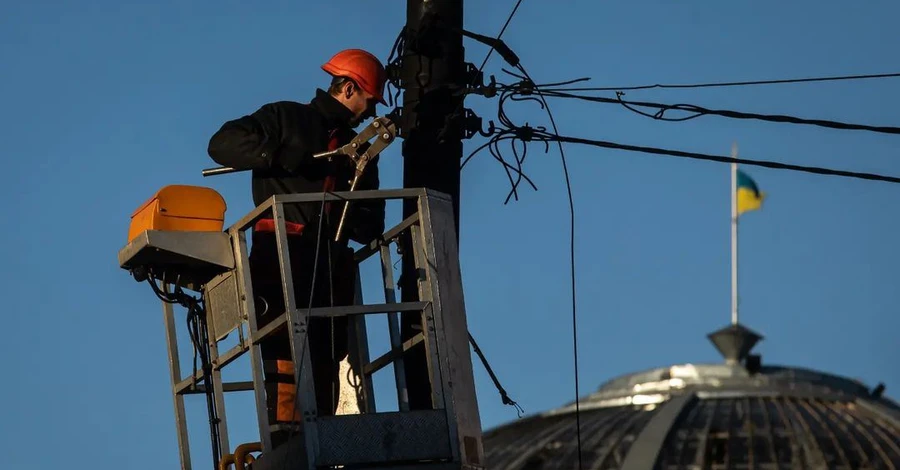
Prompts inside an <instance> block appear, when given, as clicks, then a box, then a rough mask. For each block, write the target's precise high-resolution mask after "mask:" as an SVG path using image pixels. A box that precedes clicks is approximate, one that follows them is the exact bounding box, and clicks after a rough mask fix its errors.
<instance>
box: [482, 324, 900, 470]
mask: <svg viewBox="0 0 900 470" xmlns="http://www.w3.org/2000/svg"><path fill="white" fill-rule="evenodd" d="M722 331H724V330H722ZM731 332H732V333H733V332H734V330H731ZM711 339H712V338H711ZM713 341H714V342H715V339H713ZM725 349H728V348H725ZM720 350H721V348H720ZM746 352H747V350H745V351H744V354H742V356H743V357H742V359H744V360H746ZM723 355H725V356H726V357H727V356H728V354H726V353H725V352H723ZM746 362H747V361H745V364H740V363H736V361H734V360H730V361H728V362H727V363H725V364H683V365H675V366H671V367H663V368H657V369H653V370H649V371H644V372H639V373H635V374H629V375H626V376H623V377H619V378H616V379H614V380H611V381H609V382H607V383H606V384H604V385H603V386H601V387H600V388H599V389H598V390H597V392H595V393H593V394H591V395H589V396H587V397H585V398H583V399H582V400H580V408H581V436H582V459H583V463H584V467H583V468H585V469H665V470H669V469H719V468H722V469H724V468H732V469H755V468H759V469H769V468H771V469H778V468H781V469H792V468H816V469H818V468H829V469H832V468H833V469H854V470H856V469H882V468H885V469H888V468H891V469H893V468H900V406H898V405H897V404H896V403H895V402H893V401H891V400H888V399H886V398H883V397H881V396H880V395H881V390H876V391H875V392H870V391H869V389H868V388H867V387H866V386H864V385H863V384H861V383H859V382H857V381H854V380H850V379H847V378H844V377H839V376H835V375H831V374H827V373H822V372H817V371H813V370H808V369H800V368H789V367H775V366H765V367H762V366H758V365H757V366H753V365H751V366H750V367H747V365H746ZM750 362H751V363H752V362H754V361H750ZM574 411H575V407H574V405H573V404H570V405H566V406H564V407H561V408H559V409H556V410H552V411H549V412H546V413H543V414H540V415H537V416H532V417H530V418H525V419H522V420H518V421H515V422H513V423H510V424H508V425H505V426H501V427H499V428H496V429H493V430H490V431H488V432H486V433H485V436H484V447H485V453H486V457H487V460H488V468H490V469H491V470H513V469H515V470H525V469H528V470H539V469H567V470H570V469H577V468H578V455H577V446H576V434H575V415H574Z"/></svg>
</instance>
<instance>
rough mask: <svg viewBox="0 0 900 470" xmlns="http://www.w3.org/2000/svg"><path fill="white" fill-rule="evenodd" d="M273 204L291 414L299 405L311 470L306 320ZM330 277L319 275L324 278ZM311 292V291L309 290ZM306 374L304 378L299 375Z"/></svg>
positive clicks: (313, 411) (315, 445) (312, 417)
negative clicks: (287, 341)
mask: <svg viewBox="0 0 900 470" xmlns="http://www.w3.org/2000/svg"><path fill="white" fill-rule="evenodd" d="M275 199H276V201H275V204H274V207H273V208H272V214H273V216H274V218H275V242H276V245H277V248H278V260H279V264H280V265H281V288H282V293H283V295H284V306H285V310H286V311H287V313H288V325H287V326H288V332H289V333H290V338H291V344H290V346H291V359H292V361H293V365H294V377H295V378H296V384H297V385H296V389H295V390H296V392H295V393H296V395H295V398H294V405H295V408H294V412H295V413H296V412H297V408H296V405H297V404H299V405H300V407H299V408H300V411H301V413H300V426H301V427H302V429H303V431H302V435H303V439H304V443H305V444H306V458H307V468H310V469H312V468H315V465H316V461H317V460H318V457H319V433H318V427H317V425H316V417H317V405H316V393H315V384H314V383H313V374H312V370H313V369H312V361H311V360H310V354H309V342H307V341H306V339H305V338H306V332H307V328H309V319H308V318H306V317H305V316H303V315H299V313H300V312H299V311H298V310H297V299H296V297H295V295H294V292H295V290H294V277H293V268H292V266H291V255H290V248H289V246H288V238H287V227H286V225H285V218H284V206H283V205H282V203H281V202H280V201H278V197H277V196H275ZM330 274H331V273H321V274H320V275H324V276H328V275H330ZM313 289H315V287H313ZM304 370H305V371H306V373H305V374H304V373H303V371H304Z"/></svg>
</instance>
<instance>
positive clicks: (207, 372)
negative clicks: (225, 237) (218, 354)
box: [147, 271, 221, 469]
mask: <svg viewBox="0 0 900 470" xmlns="http://www.w3.org/2000/svg"><path fill="white" fill-rule="evenodd" d="M162 281H163V287H162V288H160V287H159V286H157V285H156V277H155V276H154V275H153V273H152V271H151V272H150V273H148V276H147V283H149V284H150V287H151V288H152V289H153V293H154V294H156V296H157V297H158V298H159V299H160V300H162V301H163V302H165V303H168V304H179V305H181V306H182V307H185V308H186V309H187V315H186V323H187V330H188V335H189V336H190V339H191V345H192V346H193V349H194V364H193V366H194V369H193V375H192V376H191V379H192V381H193V382H194V386H196V377H197V359H198V356H199V359H200V366H201V368H202V371H203V393H204V395H205V396H206V407H207V413H208V416H209V435H210V444H211V445H212V458H213V469H217V468H218V463H219V460H220V455H219V447H220V446H221V437H220V435H219V428H218V425H219V422H220V420H219V414H218V411H217V409H216V405H215V395H214V393H213V381H212V363H211V362H210V359H209V354H210V350H209V334H208V329H207V325H206V308H205V307H204V306H202V305H201V302H202V301H201V300H199V299H197V298H194V297H192V296H190V295H188V294H186V293H185V292H184V290H183V289H182V288H181V285H180V284H179V282H178V281H176V282H175V292H172V293H170V292H169V291H168V287H167V286H166V283H165V280H164V279H163V280H162Z"/></svg>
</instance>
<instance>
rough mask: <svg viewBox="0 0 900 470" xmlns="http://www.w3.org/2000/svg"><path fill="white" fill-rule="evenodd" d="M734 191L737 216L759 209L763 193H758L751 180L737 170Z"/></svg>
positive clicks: (763, 197)
mask: <svg viewBox="0 0 900 470" xmlns="http://www.w3.org/2000/svg"><path fill="white" fill-rule="evenodd" d="M736 191H737V194H736V195H735V196H736V198H737V213H738V215H741V214H743V213H744V212H748V211H755V210H757V209H759V208H761V207H762V202H763V199H765V197H766V194H765V193H763V192H760V190H759V187H758V186H757V185H756V182H755V181H753V178H750V176H748V175H747V174H746V173H744V172H743V171H741V170H737V188H736Z"/></svg>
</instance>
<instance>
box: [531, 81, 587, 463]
mask: <svg viewBox="0 0 900 470" xmlns="http://www.w3.org/2000/svg"><path fill="white" fill-rule="evenodd" d="M516 68H518V69H519V71H520V72H522V75H524V76H525V78H526V79H527V80H528V81H530V82H531V83H534V80H532V79H531V76H530V75H528V72H527V71H526V70H525V67H524V66H522V64H519V65H518V66H517V67H516ZM539 97H540V100H541V103H542V104H543V107H544V109H545V110H546V111H547V117H549V118H550V125H551V126H552V127H553V132H554V134H556V135H559V129H558V128H557V127H556V120H555V119H554V118H553V113H552V112H551V111H550V105H549V104H548V103H547V100H546V99H544V96H543V95H542V94H539ZM556 143H557V146H558V147H559V157H560V160H561V161H562V167H563V174H564V175H565V179H566V193H567V194H568V197H569V260H570V266H571V272H570V276H571V283H572V351H573V356H574V363H575V435H576V438H577V444H578V468H579V469H582V468H584V467H583V462H582V458H581V405H580V401H581V400H580V399H579V394H580V387H579V379H578V376H579V375H578V317H577V315H576V306H577V303H576V299H577V297H576V295H575V202H574V198H573V197H572V182H571V180H570V179H569V169H568V165H567V164H566V153H565V151H564V150H563V146H562V140H557V141H556Z"/></svg>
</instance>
